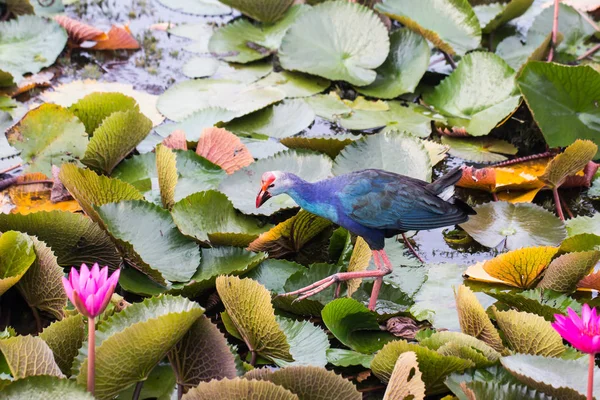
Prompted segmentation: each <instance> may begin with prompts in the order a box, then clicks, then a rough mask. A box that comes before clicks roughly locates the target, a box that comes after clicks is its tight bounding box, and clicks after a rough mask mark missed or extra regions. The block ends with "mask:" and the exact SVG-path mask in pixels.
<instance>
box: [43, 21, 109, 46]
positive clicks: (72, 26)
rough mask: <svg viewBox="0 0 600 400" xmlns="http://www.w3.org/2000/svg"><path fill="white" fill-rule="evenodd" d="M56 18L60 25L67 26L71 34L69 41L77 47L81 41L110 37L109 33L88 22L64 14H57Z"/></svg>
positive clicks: (97, 40) (94, 40)
mask: <svg viewBox="0 0 600 400" xmlns="http://www.w3.org/2000/svg"><path fill="white" fill-rule="evenodd" d="M54 20H55V21H56V22H58V24H59V25H60V26H62V27H63V28H65V30H66V31H67V33H68V34H69V41H70V42H71V44H72V45H74V47H77V46H78V45H79V44H80V43H81V42H85V41H87V40H89V41H93V42H100V41H103V40H107V39H108V35H107V34H106V33H104V32H103V31H101V30H100V29H98V28H94V27H93V26H90V25H88V24H84V23H83V22H80V21H77V20H75V19H73V18H69V17H67V16H64V15H57V16H55V17H54Z"/></svg>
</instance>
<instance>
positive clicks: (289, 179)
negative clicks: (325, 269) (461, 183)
mask: <svg viewBox="0 0 600 400" xmlns="http://www.w3.org/2000/svg"><path fill="white" fill-rule="evenodd" d="M461 175H462V170H461V169H460V168H455V169H453V170H452V171H450V172H449V173H447V174H446V175H444V176H442V177H441V178H439V179H438V180H436V181H435V182H433V183H428V182H424V181H421V180H419V179H414V178H410V177H408V176H403V175H399V174H394V173H391V172H387V171H383V170H378V169H366V170H363V171H356V172H350V173H348V174H345V175H340V176H336V177H334V178H329V179H325V180H322V181H319V182H314V183H310V182H306V181H305V180H303V179H301V178H299V177H298V176H296V175H294V174H292V173H288V172H281V171H271V172H265V173H264V174H263V176H262V181H261V189H260V192H259V193H258V195H257V196H256V207H257V208H258V207H260V206H261V205H262V204H263V203H264V202H266V201H267V200H269V199H270V198H271V197H273V196H277V195H280V194H283V193H285V194H287V195H289V196H290V197H291V198H292V199H294V201H295V202H296V203H297V204H298V205H299V206H300V207H302V208H303V209H304V210H306V211H308V212H310V213H313V214H315V215H318V216H320V217H323V218H326V219H329V220H330V221H332V222H334V223H335V224H337V225H340V226H342V227H344V228H346V229H347V230H348V231H350V232H352V233H354V234H356V235H358V236H361V237H362V238H363V239H364V240H365V241H366V242H367V244H368V245H369V247H370V248H371V250H372V252H373V260H374V261H375V265H376V267H377V269H376V270H373V271H357V272H340V273H337V274H335V275H332V276H330V277H327V278H325V279H322V280H320V281H318V282H315V283H314V284H312V285H310V286H307V287H305V288H302V289H300V290H296V291H294V292H290V293H286V294H285V295H286V296H287V295H300V297H299V298H298V299H305V298H307V297H309V296H312V295H313V294H315V293H318V292H320V291H321V290H323V289H325V288H327V287H329V286H331V285H333V284H334V283H337V284H338V290H339V284H340V282H342V281H347V280H349V279H356V278H375V283H374V284H373V291H372V292H371V298H370V300H369V309H371V310H373V309H374V308H375V303H376V301H377V297H378V296H379V289H380V288H381V285H382V283H383V277H384V276H385V275H387V274H389V273H390V272H391V271H392V264H391V263H390V260H389V258H388V256H387V254H386V253H385V250H384V249H383V247H384V243H385V238H386V237H392V236H395V235H398V234H402V235H403V237H404V240H405V242H406V243H407V245H408V247H409V248H410V249H411V250H412V251H413V253H415V255H417V253H416V252H415V251H414V249H413V248H412V246H411V245H410V243H409V242H408V241H407V240H406V236H404V233H405V232H407V231H420V230H427V229H435V228H441V227H444V226H449V225H454V224H460V223H462V222H465V221H467V220H468V219H469V215H474V214H475V211H474V210H473V209H472V208H471V207H470V206H468V205H467V204H466V203H463V202H462V201H460V200H459V199H456V198H455V197H454V184H455V183H456V182H458V180H459V179H460V177H461ZM417 257H418V255H417ZM419 258H420V257H419ZM382 262H383V266H382Z"/></svg>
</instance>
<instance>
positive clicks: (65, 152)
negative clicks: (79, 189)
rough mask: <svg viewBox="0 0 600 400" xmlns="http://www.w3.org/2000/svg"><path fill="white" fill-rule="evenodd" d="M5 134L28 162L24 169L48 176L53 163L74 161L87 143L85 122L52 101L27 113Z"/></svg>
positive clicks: (82, 152)
mask: <svg viewBox="0 0 600 400" xmlns="http://www.w3.org/2000/svg"><path fill="white" fill-rule="evenodd" d="M7 138H8V142H9V143H10V144H11V145H13V146H14V147H15V148H17V149H18V150H20V151H21V157H22V158H23V160H24V161H25V162H27V163H29V166H28V167H27V171H29V172H43V173H44V174H46V175H47V176H51V175H52V172H51V168H52V164H60V163H69V162H77V160H78V159H79V158H81V157H83V154H84V152H85V148H86V146H87V145H88V138H87V133H86V132H85V126H84V125H83V124H82V123H81V122H80V121H79V119H77V117H75V116H74V115H73V114H72V113H71V112H70V111H68V110H67V109H65V108H62V107H60V106H56V105H53V104H43V105H41V106H40V107H39V108H37V109H35V110H32V111H30V112H29V113H27V115H26V116H25V118H23V119H22V120H21V122H19V124H18V125H16V126H14V127H13V128H12V129H11V130H9V131H8V133H7Z"/></svg>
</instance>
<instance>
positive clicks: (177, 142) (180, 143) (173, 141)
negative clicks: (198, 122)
mask: <svg viewBox="0 0 600 400" xmlns="http://www.w3.org/2000/svg"><path fill="white" fill-rule="evenodd" d="M162 144H163V146H165V147H168V148H170V149H173V150H187V149H188V148H187V141H186V140H185V132H184V131H182V130H181V129H177V130H175V131H173V132H172V133H171V134H170V135H169V136H167V137H166V138H165V140H163V141H162Z"/></svg>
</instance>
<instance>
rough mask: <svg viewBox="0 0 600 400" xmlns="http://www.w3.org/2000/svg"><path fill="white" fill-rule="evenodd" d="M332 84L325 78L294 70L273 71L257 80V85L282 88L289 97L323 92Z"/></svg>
mask: <svg viewBox="0 0 600 400" xmlns="http://www.w3.org/2000/svg"><path fill="white" fill-rule="evenodd" d="M330 84H331V82H330V81H329V80H327V79H325V78H319V77H318V76H313V75H308V74H303V73H302V72H292V71H281V72H271V73H270V74H269V75H267V76H265V77H264V78H263V79H261V80H260V81H258V82H256V85H257V86H272V87H275V88H277V89H279V90H281V91H282V92H284V93H285V97H286V98H287V99H289V98H296V97H308V96H312V95H314V94H317V93H321V92H322V91H323V90H325V89H327V88H328V87H329V85H330Z"/></svg>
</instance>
